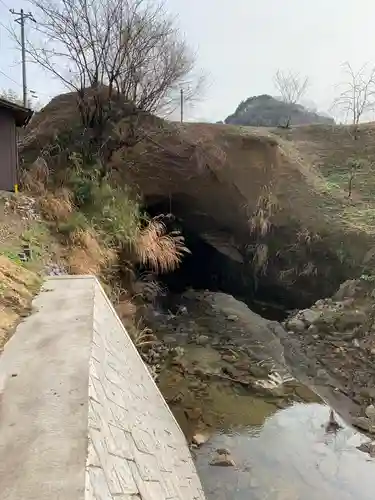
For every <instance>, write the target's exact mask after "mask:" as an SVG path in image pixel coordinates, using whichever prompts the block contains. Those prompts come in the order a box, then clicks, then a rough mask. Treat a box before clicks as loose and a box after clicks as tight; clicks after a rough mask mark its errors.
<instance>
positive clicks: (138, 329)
mask: <svg viewBox="0 0 375 500" xmlns="http://www.w3.org/2000/svg"><path fill="white" fill-rule="evenodd" d="M128 331H129V335H130V337H131V339H132V341H133V343H134V345H135V346H136V348H137V349H139V350H140V351H145V350H147V349H149V348H150V347H152V346H153V345H155V344H156V343H157V342H158V340H157V337H156V335H155V334H154V333H153V331H152V330H151V329H150V328H148V327H142V319H140V320H139V321H138V322H137V323H133V325H132V327H130V328H128Z"/></svg>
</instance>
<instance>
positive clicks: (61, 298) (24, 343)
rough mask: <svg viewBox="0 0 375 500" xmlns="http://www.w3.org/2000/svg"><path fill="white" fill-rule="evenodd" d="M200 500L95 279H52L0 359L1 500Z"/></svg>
mask: <svg viewBox="0 0 375 500" xmlns="http://www.w3.org/2000/svg"><path fill="white" fill-rule="evenodd" d="M57 498H58V499H59V500H79V499H92V500H94V499H95V500H99V499H100V500H112V499H116V500H130V499H133V500H136V499H143V500H164V499H165V500H167V499H168V500H177V499H181V500H182V499H184V500H185V499H186V500H198V499H199V500H203V499H204V494H203V491H202V488H201V484H200V481H199V478H198V476H197V473H196V470H195V467H194V464H193V461H192V458H191V455H190V452H189V449H188V446H187V444H186V441H185V438H184V436H183V434H182V431H181V429H180V428H179V426H178V424H177V422H176V421H175V419H174V417H173V415H172V413H171V412H170V410H169V408H168V406H167V405H166V403H165V401H164V399H163V397H162V395H161V394H160V392H159V390H158V389H157V387H156V385H155V383H154V381H153V380H152V377H151V376H150V374H149V372H148V370H147V368H146V366H145V365H144V363H143V361H142V359H141V358H140V356H139V355H138V353H137V351H136V349H135V347H134V346H133V344H132V342H131V340H130V338H129V336H128V334H127V332H126V331H125V329H124V327H123V325H122V324H121V322H120V321H119V319H118V317H117V315H116V313H115V311H114V309H113V307H112V306H111V304H110V302H109V301H108V299H107V297H106V295H105V293H104V292H103V289H102V288H101V286H100V284H99V283H98V281H97V280H96V279H95V278H94V277H54V278H51V279H49V280H48V281H47V282H46V284H45V286H44V289H43V291H42V292H41V293H40V295H39V296H38V297H37V299H36V300H35V301H34V312H33V314H32V315H31V316H30V317H28V318H27V319H26V320H25V321H24V322H23V323H21V324H20V325H19V326H18V328H17V331H16V333H15V334H14V336H13V337H12V338H11V340H10V341H9V342H8V344H7V345H6V347H5V350H4V353H3V354H2V356H1V358H0V500H21V499H22V500H47V499H48V500H51V499H57Z"/></svg>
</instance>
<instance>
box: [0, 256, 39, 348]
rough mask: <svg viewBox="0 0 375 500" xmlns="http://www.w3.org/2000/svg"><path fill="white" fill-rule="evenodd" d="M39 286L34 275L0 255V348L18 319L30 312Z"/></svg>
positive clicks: (37, 278) (37, 279)
mask: <svg viewBox="0 0 375 500" xmlns="http://www.w3.org/2000/svg"><path fill="white" fill-rule="evenodd" d="M40 284H41V281H40V279H39V277H38V276H37V275H36V274H34V273H32V272H30V271H28V270H27V269H25V268H24V267H22V266H20V265H18V264H16V263H14V262H12V261H11V260H9V259H8V258H6V257H4V256H1V255H0V348H1V347H3V345H4V344H5V342H6V340H7V339H8V337H9V334H10V333H11V330H12V329H13V328H14V327H15V326H16V324H17V322H18V320H19V318H20V317H21V316H24V315H25V314H27V312H28V311H29V310H30V306H31V301H32V298H33V296H34V295H35V293H36V292H37V291H38V289H39V286H40Z"/></svg>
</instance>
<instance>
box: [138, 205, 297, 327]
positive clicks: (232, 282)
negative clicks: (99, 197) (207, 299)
mask: <svg viewBox="0 0 375 500" xmlns="http://www.w3.org/2000/svg"><path fill="white" fill-rule="evenodd" d="M171 208H172V210H171ZM189 210H190V209H189V208H188V207H187V206H186V204H185V203H183V202H182V203H181V202H180V203H178V202H176V201H174V202H173V207H171V206H170V200H169V199H162V200H158V201H156V202H154V203H149V204H147V205H146V211H147V213H148V214H149V215H150V216H151V217H155V216H160V215H161V214H164V215H166V214H169V213H171V212H173V213H172V215H173V217H172V218H171V220H173V222H172V223H171V227H169V229H177V230H179V231H180V232H181V233H182V235H183V236H184V238H185V243H186V246H187V247H188V248H189V250H190V252H191V253H189V254H186V255H185V256H184V257H183V260H182V262H181V264H180V266H179V267H178V269H176V270H175V271H173V272H170V273H166V274H162V275H160V276H159V277H158V279H159V281H160V282H161V283H162V284H163V285H165V286H166V288H167V289H168V295H172V296H174V297H175V296H176V295H179V294H182V293H183V292H184V291H186V290H188V289H195V290H209V291H212V292H223V293H227V294H229V295H233V297H235V298H236V299H238V300H241V301H243V302H245V303H246V304H247V305H248V306H249V308H250V309H252V310H253V311H254V312H256V313H258V314H260V315H261V316H263V317H265V318H268V319H271V320H276V321H282V320H283V319H285V318H286V317H287V315H288V311H289V310H290V309H293V307H291V303H290V302H289V301H288V302H284V301H283V300H280V299H281V297H282V296H281V295H280V294H279V293H278V292H277V291H276V293H275V289H271V288H268V287H266V288H263V287H262V286H261V285H260V286H259V283H256V282H255V280H254V277H253V270H252V267H251V265H250V264H245V263H243V262H239V261H237V260H236V259H233V258H231V257H229V256H228V255H226V254H224V253H223V252H221V251H219V250H217V248H215V247H214V246H213V245H211V244H209V243H208V242H207V241H205V240H204V239H203V237H202V236H201V235H200V234H199V232H198V230H196V231H195V230H194V229H192V219H191V218H190V220H189V222H188V223H187V222H186V220H185V216H184V214H189ZM189 215H190V214H189ZM166 300H167V301H168V296H167V299H166Z"/></svg>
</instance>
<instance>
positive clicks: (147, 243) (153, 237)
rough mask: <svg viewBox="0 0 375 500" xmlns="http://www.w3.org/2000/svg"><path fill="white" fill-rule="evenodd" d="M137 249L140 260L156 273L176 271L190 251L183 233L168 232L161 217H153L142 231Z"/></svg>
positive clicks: (137, 242)
mask: <svg viewBox="0 0 375 500" xmlns="http://www.w3.org/2000/svg"><path fill="white" fill-rule="evenodd" d="M135 250H136V254H137V257H138V260H139V262H140V263H142V264H143V265H146V266H149V267H150V268H151V269H152V270H153V271H154V272H155V273H156V274H162V273H168V272H172V271H174V270H175V269H176V268H177V267H178V266H179V265H180V263H181V260H182V258H183V256H184V254H186V253H190V250H189V249H188V248H187V247H186V245H185V238H184V237H183V236H182V235H181V233H180V232H179V231H172V232H171V233H168V232H167V228H166V226H165V224H164V223H163V222H162V221H161V220H160V218H154V219H152V220H151V221H150V222H149V223H148V225H147V226H146V227H145V228H143V229H142V230H141V231H140V233H139V236H138V238H137V241H136V246H135Z"/></svg>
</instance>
